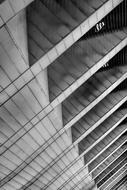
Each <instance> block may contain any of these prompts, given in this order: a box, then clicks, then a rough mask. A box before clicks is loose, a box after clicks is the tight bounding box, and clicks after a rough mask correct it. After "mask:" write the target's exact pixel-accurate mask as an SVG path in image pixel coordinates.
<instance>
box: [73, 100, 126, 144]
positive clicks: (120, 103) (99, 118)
mask: <svg viewBox="0 0 127 190" xmlns="http://www.w3.org/2000/svg"><path fill="white" fill-rule="evenodd" d="M126 100H127V97H125V98H123V97H121V98H120V99H119V101H118V100H117V101H118V102H117V103H116V104H113V105H112V107H111V108H110V109H109V110H108V111H107V112H104V113H103V114H102V116H99V117H98V120H97V121H94V124H92V125H91V126H90V125H88V124H87V122H86V120H85V118H86V117H87V115H88V116H89V115H90V116H91V114H92V111H90V112H88V113H87V114H86V115H85V117H84V118H82V119H81V120H84V124H83V126H82V131H83V128H84V127H85V126H87V125H88V127H87V129H86V130H85V129H84V133H82V134H81V135H80V136H79V138H78V139H76V140H75V141H74V142H73V143H74V144H77V143H79V142H80V141H81V140H82V139H83V138H85V137H86V136H87V135H89V134H90V133H91V132H92V131H93V130H94V129H96V127H98V126H99V125H100V124H101V123H102V122H103V121H104V120H105V119H107V118H108V117H109V116H110V115H111V114H112V113H113V112H114V111H116V110H117V109H118V108H119V107H120V106H121V105H122V104H123V103H124V102H125V101H126ZM102 102H103V101H102ZM101 104H102V103H100V105H101ZM100 105H99V104H98V105H97V106H96V107H95V108H94V109H96V112H95V114H96V113H97V110H98V109H99V110H100V108H101V107H102V106H100ZM79 121H80V120H79ZM78 123H79V122H78ZM74 126H75V125H74ZM74 126H72V133H73V127H74Z"/></svg>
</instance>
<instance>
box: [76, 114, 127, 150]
mask: <svg viewBox="0 0 127 190" xmlns="http://www.w3.org/2000/svg"><path fill="white" fill-rule="evenodd" d="M126 117H127V113H126V114H125V115H124V116H123V117H122V118H120V119H119V120H118V121H117V122H114V123H113V124H112V123H111V124H110V122H109V123H108V125H109V126H108V129H105V127H106V126H105V125H103V124H102V125H100V126H99V127H98V128H97V130H96V129H95V132H96V134H98V132H99V131H100V129H102V130H103V133H102V134H101V135H100V136H98V137H97V138H96V139H94V140H93V142H91V140H89V142H90V143H89V146H88V147H86V146H85V144H86V143H87V142H86V141H88V139H89V135H88V136H87V137H86V138H85V139H83V142H82V141H81V142H80V144H79V147H80V145H81V146H82V147H83V150H86V149H89V150H90V149H92V148H93V147H94V146H95V145H96V144H97V143H99V142H100V141H101V140H103V138H105V137H106V136H107V135H108V134H109V133H110V132H112V130H114V129H115V128H116V127H117V126H118V125H119V124H120V123H121V122H122V121H123V120H124V119H125V118H126ZM107 121H108V120H107ZM107 121H105V123H106V122H107ZM98 130H99V131H98ZM90 135H91V134H90ZM93 135H94V134H93ZM84 146H85V147H86V148H85V147H84Z"/></svg>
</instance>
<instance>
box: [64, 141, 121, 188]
mask: <svg viewBox="0 0 127 190" xmlns="http://www.w3.org/2000/svg"><path fill="white" fill-rule="evenodd" d="M121 146H122V144H120V146H119V147H118V148H117V149H119V148H120V147H121ZM115 151H116V150H114V152H115ZM111 154H113V153H111ZM110 156H111V155H110ZM106 159H107V158H106ZM99 164H101V163H99ZM86 167H87V166H86V165H84V166H83V167H82V168H81V169H80V170H79V171H78V172H77V173H75V174H74V176H75V175H78V174H80V173H81V172H82V171H83V170H84V169H85V168H86ZM91 172H92V171H90V172H89V173H88V174H86V175H85V176H84V175H83V179H81V180H80V181H82V180H85V179H86V178H87V176H88V175H90V174H91ZM74 176H72V177H71V178H70V179H69V180H68V181H67V182H66V183H65V184H63V185H62V186H61V188H62V189H63V188H64V187H66V184H68V183H69V181H70V180H72V179H73V178H74ZM80 181H79V182H78V183H80ZM74 187H75V186H74Z"/></svg>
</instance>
